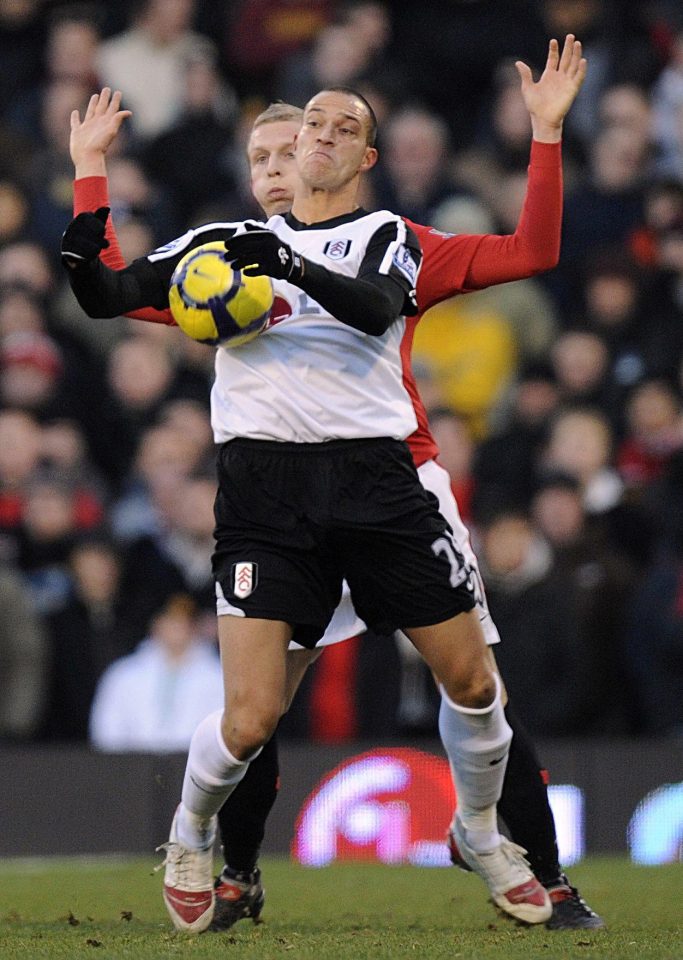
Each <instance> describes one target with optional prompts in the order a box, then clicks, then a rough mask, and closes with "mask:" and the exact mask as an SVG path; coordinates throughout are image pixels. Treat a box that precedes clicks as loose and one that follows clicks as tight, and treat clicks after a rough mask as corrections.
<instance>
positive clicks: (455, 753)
mask: <svg viewBox="0 0 683 960" xmlns="http://www.w3.org/2000/svg"><path fill="white" fill-rule="evenodd" d="M494 677H495V681H496V696H495V698H494V700H493V703H492V704H490V705H489V706H488V707H484V708H483V709H475V708H472V707H463V706H460V705H459V704H457V703H454V702H453V701H452V700H451V699H450V698H449V696H448V694H447V693H446V691H445V690H444V689H443V687H440V691H441V709H440V711H439V733H440V734H441V740H442V742H443V745H444V747H445V749H446V753H447V754H448V759H449V760H450V764H451V770H452V772H453V780H454V782H455V790H456V794H457V809H458V817H459V819H460V821H461V823H462V824H463V826H464V827H465V829H466V831H467V841H468V843H470V844H471V845H472V847H473V848H474V849H475V850H477V851H478V852H480V853H483V852H485V851H486V850H487V849H491V848H492V847H494V846H497V845H498V843H499V842H500V837H499V834H498V821H497V815H496V803H497V802H498V800H499V799H500V794H501V790H502V789H503V779H504V777H505V768H506V766H507V758H508V751H509V749H510V741H511V740H512V730H511V729H510V727H509V726H508V722H507V720H506V719H505V714H504V712H503V704H502V702H501V699H500V681H499V679H498V677H497V676H496V675H495V674H494Z"/></svg>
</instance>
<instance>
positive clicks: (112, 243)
mask: <svg viewBox="0 0 683 960" xmlns="http://www.w3.org/2000/svg"><path fill="white" fill-rule="evenodd" d="M108 206H109V190H108V185H107V178H106V177H82V178H81V179H80V180H74V216H76V215H77V214H79V213H83V212H85V211H88V210H91V211H95V210H97V209H98V208H99V207H108ZM105 236H106V238H107V240H108V241H109V246H108V247H107V249H106V250H103V251H102V253H101V254H100V256H101V259H102V262H103V263H105V264H106V265H107V266H108V267H111V269H112V270H122V269H123V267H125V266H126V261H125V260H124V258H123V254H122V253H121V247H120V246H119V239H118V237H117V236H116V229H115V228H114V224H113V222H112V218H111V217H109V219H108V220H107V227H106V231H105ZM126 316H127V317H132V318H133V319H134V320H144V321H146V322H147V323H164V324H166V325H167V326H176V322H175V320H174V319H173V315H172V314H171V311H170V310H155V309H154V308H153V307H145V308H144V309H142V310H134V311H132V312H131V313H127V314H126Z"/></svg>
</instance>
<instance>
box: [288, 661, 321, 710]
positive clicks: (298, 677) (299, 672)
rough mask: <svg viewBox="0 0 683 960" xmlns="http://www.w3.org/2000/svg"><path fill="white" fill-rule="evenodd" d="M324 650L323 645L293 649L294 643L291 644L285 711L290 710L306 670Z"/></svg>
mask: <svg viewBox="0 0 683 960" xmlns="http://www.w3.org/2000/svg"><path fill="white" fill-rule="evenodd" d="M322 652H323V651H322V647H320V646H318V647H316V648H315V650H306V649H305V648H299V649H298V650H293V649H292V645H291V644H290V648H289V650H288V652H287V678H286V690H285V711H286V710H289V708H290V707H291V705H292V700H293V699H294V697H295V695H296V692H297V690H298V689H299V687H300V686H301V681H302V680H303V678H304V676H305V674H306V671H307V670H308V668H309V667H310V666H311V665H312V664H314V663H315V661H316V660H317V659H318V657H319V656H320V654H321V653H322Z"/></svg>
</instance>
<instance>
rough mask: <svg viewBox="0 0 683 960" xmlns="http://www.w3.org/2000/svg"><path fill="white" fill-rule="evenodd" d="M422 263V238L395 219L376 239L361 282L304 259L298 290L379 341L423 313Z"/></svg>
mask: <svg viewBox="0 0 683 960" xmlns="http://www.w3.org/2000/svg"><path fill="white" fill-rule="evenodd" d="M421 258H422V252H421V249H420V245H419V242H418V240H417V237H416V236H415V234H414V233H413V231H412V230H411V229H410V228H409V227H407V226H406V224H405V223H404V222H403V221H402V220H400V219H395V220H391V221H390V222H388V223H386V224H383V225H382V226H381V227H379V228H378V230H377V231H376V232H375V233H374V234H373V236H372V237H371V239H370V241H369V243H368V245H367V247H366V251H365V255H364V257H363V260H362V261H361V264H360V267H359V270H358V274H357V275H356V276H355V277H346V276H342V275H341V274H339V273H335V272H334V271H332V270H328V269H327V268H326V267H323V266H322V265H321V264H319V263H314V262H313V261H311V260H307V259H306V258H305V257H304V258H303V261H304V272H303V275H302V277H301V279H300V280H299V281H297V286H299V287H300V288H301V289H302V290H303V291H304V292H305V293H308V294H309V295H310V296H311V297H313V299H314V300H317V302H318V303H319V304H320V305H321V306H323V307H324V308H325V309H326V310H328V311H329V313H331V314H332V316H333V317H336V319H337V320H339V321H341V322H342V323H346V324H347V325H348V326H350V327H353V328H354V329H356V330H360V331H361V332H362V333H367V334H370V336H376V337H378V336H382V334H384V333H386V331H387V330H388V329H389V327H390V326H391V324H392V323H394V321H395V320H397V319H398V318H399V317H400V316H412V315H413V314H415V313H417V305H416V300H415V281H416V279H417V275H418V273H419V269H420V262H421Z"/></svg>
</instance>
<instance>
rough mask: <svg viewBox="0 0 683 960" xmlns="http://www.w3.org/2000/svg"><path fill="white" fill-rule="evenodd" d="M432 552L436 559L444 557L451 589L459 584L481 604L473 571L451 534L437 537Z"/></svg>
mask: <svg viewBox="0 0 683 960" xmlns="http://www.w3.org/2000/svg"><path fill="white" fill-rule="evenodd" d="M432 552H433V553H434V555H435V556H437V557H445V558H446V560H447V561H448V565H449V567H450V568H451V573H450V577H449V582H450V585H451V586H452V587H459V586H460V584H461V583H464V584H465V585H466V586H467V589H468V590H469V591H470V593H472V594H473V595H474V599H475V602H477V603H479V602H481V601H480V599H479V596H478V593H479V590H478V587H479V584H478V582H477V577H476V575H475V571H474V569H473V568H472V567H471V566H470V565H469V564H468V563H467V562H466V560H465V558H464V556H463V555H462V553H461V552H460V551H459V550H458V547H457V543H456V541H455V537H454V536H453V534H451V533H446V534H445V535H444V536H443V537H439V538H438V540H435V541H434V543H433V544H432Z"/></svg>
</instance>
